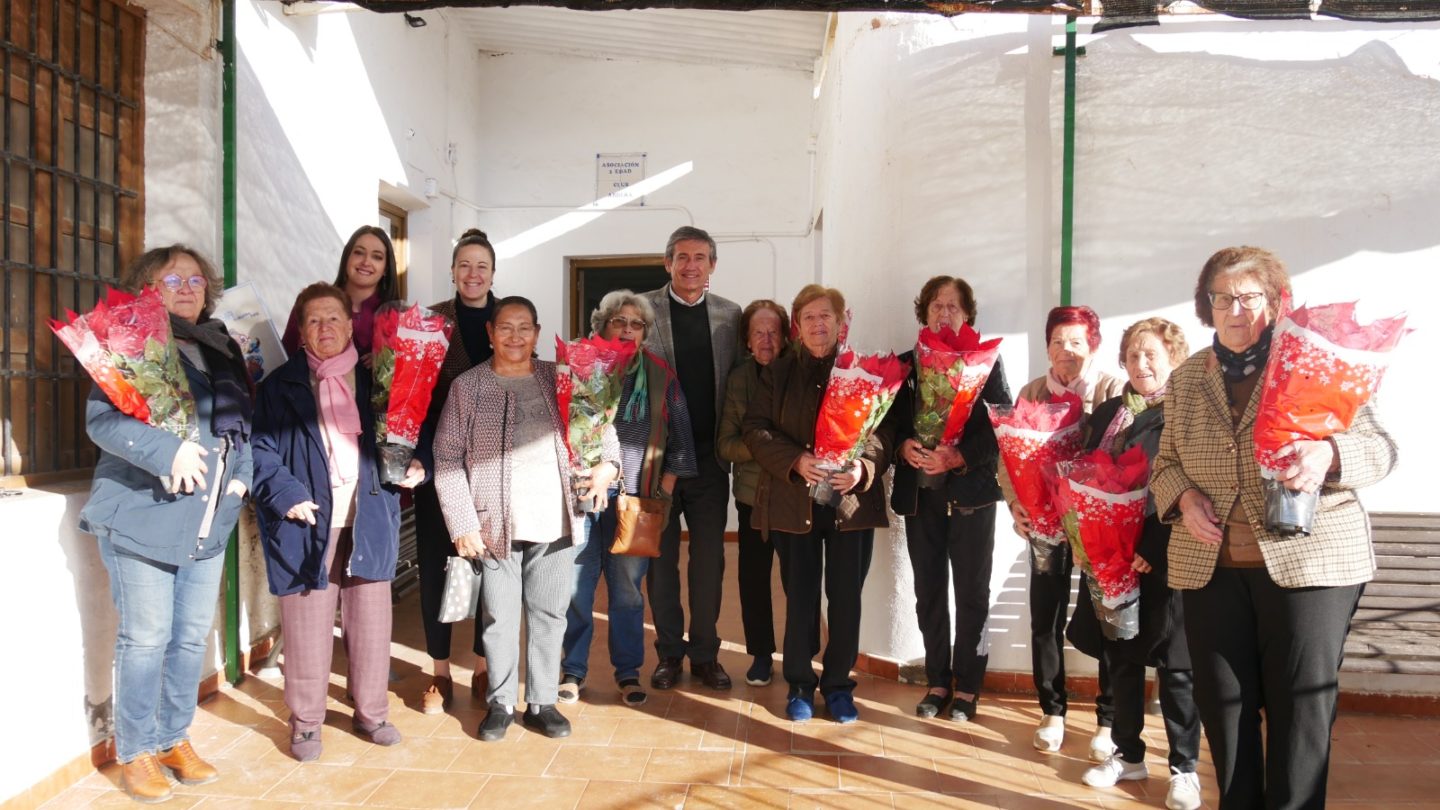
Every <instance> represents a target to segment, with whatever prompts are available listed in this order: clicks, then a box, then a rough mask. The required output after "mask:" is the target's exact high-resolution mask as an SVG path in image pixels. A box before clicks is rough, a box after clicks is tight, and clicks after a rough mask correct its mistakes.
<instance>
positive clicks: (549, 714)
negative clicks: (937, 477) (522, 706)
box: [522, 705, 570, 738]
mask: <svg viewBox="0 0 1440 810" xmlns="http://www.w3.org/2000/svg"><path fill="white" fill-rule="evenodd" d="M532 708H533V707H532ZM522 722H523V723H525V725H526V727H527V728H533V729H535V730H536V731H538V732H540V733H541V734H544V735H545V736H546V737H551V738H555V737H569V736H570V721H569V720H566V719H565V715H563V714H561V713H560V711H559V710H558V709H556V708H555V707H554V706H553V705H550V706H541V707H539V708H538V709H536V710H535V711H533V712H532V711H528V710H527V711H526V712H525V718H524V720H522Z"/></svg>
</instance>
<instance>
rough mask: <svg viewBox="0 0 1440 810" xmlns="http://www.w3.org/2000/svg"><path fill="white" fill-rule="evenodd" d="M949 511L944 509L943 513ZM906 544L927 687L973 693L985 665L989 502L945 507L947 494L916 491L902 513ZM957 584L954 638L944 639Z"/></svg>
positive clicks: (991, 536) (991, 534)
mask: <svg viewBox="0 0 1440 810" xmlns="http://www.w3.org/2000/svg"><path fill="white" fill-rule="evenodd" d="M947 511H948V514H947ZM905 543H906V548H907V550H908V551H909V553H910V570H911V571H912V572H913V574H914V576H915V617H916V619H918V620H919V622H920V636H921V637H922V638H923V639H924V640H925V680H926V683H927V685H929V686H931V687H944V688H946V689H949V688H950V686H951V682H952V681H953V682H954V683H955V689H956V691H959V692H966V693H969V694H979V692H980V687H981V685H982V684H983V683H984V681H985V667H986V666H987V665H988V664H989V662H990V637H989V633H988V631H987V623H988V621H989V618H990V571H991V567H992V561H993V558H994V555H995V504H993V503H992V504H988V505H986V506H982V507H979V508H977V509H974V510H973V511H967V512H964V513H962V512H960V511H956V510H953V509H949V505H948V500H947V499H946V497H945V491H944V490H942V489H925V488H922V489H920V491H919V493H918V500H917V504H916V511H915V514H914V515H911V516H908V517H906V518H905ZM951 582H954V583H955V636H954V640H953V644H952V640H951V636H950V583H951Z"/></svg>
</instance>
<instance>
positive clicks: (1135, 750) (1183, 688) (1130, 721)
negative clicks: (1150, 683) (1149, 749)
mask: <svg viewBox="0 0 1440 810" xmlns="http://www.w3.org/2000/svg"><path fill="white" fill-rule="evenodd" d="M1109 670H1110V686H1111V688H1112V689H1113V690H1114V697H1115V729H1114V731H1113V732H1112V733H1113V739H1114V740H1115V748H1116V750H1118V751H1119V753H1120V758H1121V759H1123V760H1125V761H1126V762H1132V763H1139V762H1144V761H1145V741H1144V739H1142V738H1141V734H1143V733H1144V731H1145V666H1144V665H1143V664H1137V663H1135V662H1133V661H1126V660H1120V659H1111V660H1110V661H1109ZM1155 676H1156V686H1157V687H1158V690H1159V693H1160V715H1161V717H1163V718H1164V720H1165V739H1166V740H1167V741H1168V742H1169V743H1170V767H1171V768H1173V769H1174V770H1176V771H1180V772H1181V773H1194V772H1195V763H1196V762H1197V761H1199V759H1200V712H1199V711H1198V710H1197V709H1196V708H1195V694H1194V687H1195V679H1194V676H1193V674H1192V673H1191V672H1190V670H1188V669H1164V668H1160V669H1156V670H1155Z"/></svg>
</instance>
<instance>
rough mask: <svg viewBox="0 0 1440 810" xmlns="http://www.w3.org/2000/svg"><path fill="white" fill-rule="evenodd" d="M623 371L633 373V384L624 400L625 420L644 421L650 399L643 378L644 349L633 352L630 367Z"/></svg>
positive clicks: (647, 387)
mask: <svg viewBox="0 0 1440 810" xmlns="http://www.w3.org/2000/svg"><path fill="white" fill-rule="evenodd" d="M625 373H626V374H627V375H628V374H634V375H635V385H634V386H633V387H632V388H631V389H630V398H629V399H627V400H626V401H625V421H626V422H640V421H644V419H645V415H646V414H647V413H649V407H648V405H647V403H648V401H649V399H650V394H649V385H648V383H647V382H646V379H645V378H646V374H645V350H644V349H641V350H639V351H637V352H635V356H634V357H633V358H631V359H630V367H629V368H627V369H625Z"/></svg>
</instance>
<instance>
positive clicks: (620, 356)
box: [555, 335, 639, 470]
mask: <svg viewBox="0 0 1440 810" xmlns="http://www.w3.org/2000/svg"><path fill="white" fill-rule="evenodd" d="M637 351H639V347H638V346H637V345H636V344H635V342H634V341H629V340H620V339H616V340H606V339H605V338H602V337H599V336H598V335H593V336H591V337H587V338H580V339H579V340H572V341H570V342H569V343H566V342H565V341H563V340H561V339H560V338H559V337H556V338H555V363H556V365H557V368H556V369H555V389H556V390H555V396H556V402H557V403H558V404H559V406H560V413H561V415H562V416H563V417H564V418H565V419H566V424H567V426H568V429H567V430H566V433H565V446H566V448H568V449H569V451H570V464H571V466H572V467H574V468H576V469H577V470H588V469H590V468H591V467H594V466H595V465H596V464H599V463H600V459H601V455H602V453H603V444H602V441H603V435H604V431H605V426H606V425H609V424H612V423H613V422H614V421H615V411H616V409H618V408H619V406H620V393H621V390H622V389H623V388H624V386H625V369H626V368H627V367H628V366H629V365H630V360H631V358H633V357H634V356H635V353H636V352H637Z"/></svg>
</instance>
